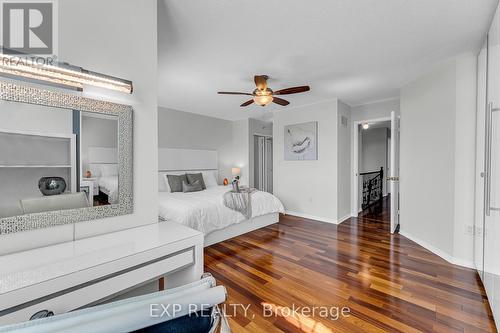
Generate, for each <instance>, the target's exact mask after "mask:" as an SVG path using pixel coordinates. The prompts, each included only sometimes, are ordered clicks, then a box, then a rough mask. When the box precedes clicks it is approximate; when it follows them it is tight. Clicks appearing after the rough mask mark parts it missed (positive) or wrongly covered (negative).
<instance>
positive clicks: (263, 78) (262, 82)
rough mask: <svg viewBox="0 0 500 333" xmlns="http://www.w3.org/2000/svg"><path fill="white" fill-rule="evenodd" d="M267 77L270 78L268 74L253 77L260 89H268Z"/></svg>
mask: <svg viewBox="0 0 500 333" xmlns="http://www.w3.org/2000/svg"><path fill="white" fill-rule="evenodd" d="M267 79H269V77H268V76H267V75H255V76H254V77H253V80H254V81H255V85H256V86H257V89H259V90H266V89H267Z"/></svg>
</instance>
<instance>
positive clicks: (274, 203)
mask: <svg viewBox="0 0 500 333" xmlns="http://www.w3.org/2000/svg"><path fill="white" fill-rule="evenodd" d="M229 190H230V187H228V186H216V187H209V188H207V189H206V190H204V191H200V192H191V193H178V192H176V193H170V192H160V211H159V215H160V217H161V218H162V219H164V220H166V221H173V222H177V223H181V224H183V225H185V226H187V227H189V228H192V229H196V230H199V231H201V232H203V234H205V235H207V234H209V233H211V232H212V231H215V230H219V229H223V228H225V227H227V226H229V225H231V224H235V223H239V222H242V221H244V220H245V217H244V216H243V214H241V213H240V212H237V211H235V210H232V209H230V208H227V207H226V206H224V203H223V194H224V193H225V192H227V191H229ZM251 200H252V217H257V216H261V215H266V214H270V213H284V211H285V209H284V207H283V204H282V203H281V201H279V199H278V198H276V197H275V196H274V195H272V194H270V193H267V192H261V191H257V192H255V193H253V194H252V195H251Z"/></svg>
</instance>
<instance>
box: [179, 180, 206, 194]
mask: <svg viewBox="0 0 500 333" xmlns="http://www.w3.org/2000/svg"><path fill="white" fill-rule="evenodd" d="M199 191H203V188H202V187H201V183H200V182H199V181H195V182H193V183H191V184H188V183H186V182H182V192H184V193H187V192H199Z"/></svg>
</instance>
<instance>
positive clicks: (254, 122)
mask: <svg viewBox="0 0 500 333" xmlns="http://www.w3.org/2000/svg"><path fill="white" fill-rule="evenodd" d="M255 135H264V136H272V135H273V123H271V122H266V121H262V120H258V119H253V118H250V119H248V136H249V137H248V144H249V148H248V152H249V154H250V156H249V159H248V166H249V177H250V178H249V184H250V186H252V187H253V186H255V184H254V178H255V171H254V169H255V159H254V155H255V147H254V146H255V141H254V136H255Z"/></svg>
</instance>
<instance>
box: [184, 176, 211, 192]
mask: <svg viewBox="0 0 500 333" xmlns="http://www.w3.org/2000/svg"><path fill="white" fill-rule="evenodd" d="M186 177H187V180H188V183H189V184H193V183H194V182H196V181H198V182H199V183H200V185H201V189H202V190H206V189H207V187H206V186H205V181H204V180H203V174H201V173H186Z"/></svg>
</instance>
